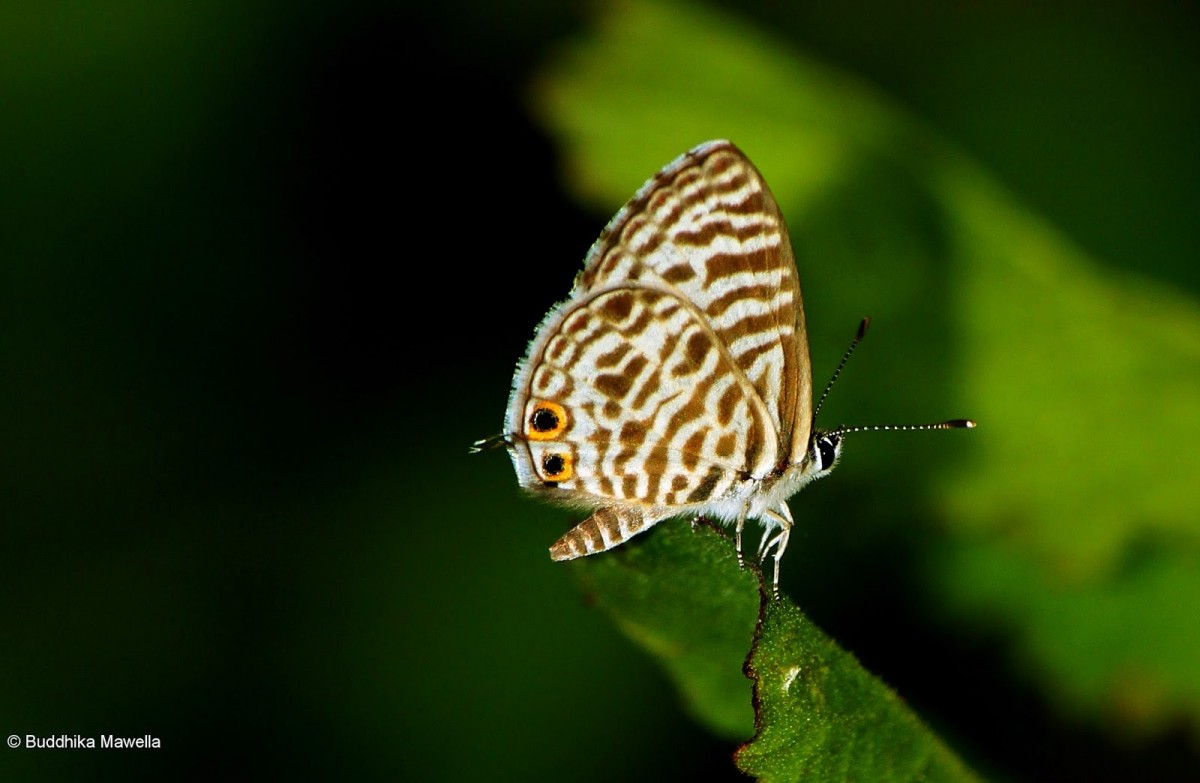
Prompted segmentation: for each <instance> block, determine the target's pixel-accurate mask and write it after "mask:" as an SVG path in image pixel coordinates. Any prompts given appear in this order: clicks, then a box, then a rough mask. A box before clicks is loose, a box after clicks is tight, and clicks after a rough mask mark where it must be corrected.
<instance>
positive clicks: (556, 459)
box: [542, 414, 567, 478]
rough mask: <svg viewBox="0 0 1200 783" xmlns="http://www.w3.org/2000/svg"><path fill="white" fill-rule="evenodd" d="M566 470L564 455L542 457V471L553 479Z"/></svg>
mask: <svg viewBox="0 0 1200 783" xmlns="http://www.w3.org/2000/svg"><path fill="white" fill-rule="evenodd" d="M551 415H553V414H551ZM566 468H567V461H566V460H565V459H563V455H561V454H547V455H546V456H544V457H542V470H544V471H545V472H546V475H547V476H549V477H551V478H553V477H554V476H557V475H558V474H560V473H562V472H563V471H564V470H566Z"/></svg>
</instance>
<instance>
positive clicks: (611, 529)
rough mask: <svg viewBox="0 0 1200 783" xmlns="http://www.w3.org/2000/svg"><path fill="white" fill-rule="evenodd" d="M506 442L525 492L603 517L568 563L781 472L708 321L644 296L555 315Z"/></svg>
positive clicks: (516, 394)
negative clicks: (774, 469)
mask: <svg viewBox="0 0 1200 783" xmlns="http://www.w3.org/2000/svg"><path fill="white" fill-rule="evenodd" d="M507 432H508V437H509V439H510V447H509V448H510V452H511V455H512V458H513V464H514V466H515V467H516V471H517V475H518V478H519V480H520V483H521V485H522V486H524V487H526V488H529V489H531V490H535V491H539V492H545V493H548V494H550V495H551V497H556V498H558V499H561V500H563V501H566V502H573V503H576V504H578V505H581V506H585V507H593V508H595V507H600V511H598V512H597V514H596V515H595V516H594V517H593V519H592V520H589V521H588V522H586V523H584V525H581V526H580V528H577V531H578V533H577V534H576V535H575V536H572V535H571V534H568V536H567V537H564V541H563V542H560V545H561V546H560V545H556V546H559V549H560V551H559V552H558V553H556V555H562V556H563V557H564V558H565V557H571V556H578V555H583V554H590V553H591V552H593V551H599V550H601V549H607V548H609V547H610V546H613V545H615V544H617V543H620V542H621V541H623V540H625V539H626V538H628V537H629V536H631V535H633V534H634V533H637V532H640V531H641V530H643V529H645V528H647V527H649V526H650V525H651V524H653V523H654V522H657V521H658V520H660V519H663V518H665V517H668V516H672V515H674V514H677V513H680V511H681V510H682V509H684V508H686V507H688V506H697V505H703V504H705V503H706V502H708V501H710V500H712V499H713V498H720V497H722V496H724V495H726V494H728V493H729V492H730V491H731V490H732V489H733V488H734V487H735V485H737V484H738V483H739V482H743V481H745V480H747V479H748V478H749V477H751V476H753V475H758V474H762V473H765V472H767V471H769V470H770V469H771V466H773V465H774V464H775V462H776V461H777V460H778V458H779V453H778V448H777V443H778V438H777V433H776V432H775V428H774V425H773V424H772V422H771V420H770V418H769V416H768V414H767V410H766V408H765V406H763V405H762V402H761V400H759V399H758V395H757V393H756V392H755V390H754V388H753V386H752V385H751V384H750V383H749V381H747V380H746V378H745V376H744V375H743V374H742V373H740V372H739V371H738V370H737V368H736V367H735V365H734V364H733V361H732V359H731V357H730V355H729V353H728V351H727V350H726V349H725V348H724V346H723V345H722V344H721V343H720V341H719V340H718V339H717V338H716V336H715V335H714V334H713V331H712V330H711V329H710V328H709V327H708V326H707V325H706V324H705V323H704V320H703V318H702V317H700V316H699V315H698V314H697V312H696V310H695V309H694V308H693V307H692V306H691V305H690V304H689V303H687V302H686V301H684V300H681V299H679V298H678V297H677V296H675V295H674V294H673V293H671V292H668V291H662V290H658V289H655V288H646V287H642V286H640V285H638V284H636V283H631V284H627V285H620V286H617V287H614V288H608V289H603V290H600V291H594V292H589V293H587V294H585V295H583V296H581V297H579V298H578V299H576V300H572V301H568V302H567V303H566V304H564V305H563V306H562V307H561V308H560V309H559V310H556V311H555V312H554V313H552V314H551V316H550V320H549V321H548V322H547V323H545V324H543V326H542V328H541V333H540V335H539V339H538V340H536V341H535V345H534V347H533V349H532V351H531V354H530V357H529V359H528V361H527V363H526V364H525V365H524V366H523V367H522V368H521V369H520V370H519V372H518V375H517V383H516V385H515V386H514V390H513V399H512V401H511V403H510V408H509V421H508V424H507ZM601 512H603V513H601ZM589 523H590V524H589ZM602 523H606V524H607V527H606V524H602ZM593 529H594V536H593V538H592V539H591V540H590V541H589V540H587V539H585V538H583V537H582V536H583V535H584V533H586V532H587V531H589V530H593ZM573 532H575V531H573ZM573 544H574V546H573ZM562 547H566V549H562Z"/></svg>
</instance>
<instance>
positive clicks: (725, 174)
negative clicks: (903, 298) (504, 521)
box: [472, 140, 974, 596]
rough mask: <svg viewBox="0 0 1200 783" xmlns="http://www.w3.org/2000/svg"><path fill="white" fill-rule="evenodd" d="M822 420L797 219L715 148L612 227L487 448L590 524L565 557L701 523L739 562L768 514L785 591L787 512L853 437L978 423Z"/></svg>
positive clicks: (665, 176)
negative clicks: (844, 423)
mask: <svg viewBox="0 0 1200 783" xmlns="http://www.w3.org/2000/svg"><path fill="white" fill-rule="evenodd" d="M866 325H867V321H866V320H864V321H863V323H862V327H861V328H860V330H859V333H858V335H857V337H856V338H855V341H854V342H853V343H852V344H851V346H850V349H849V350H848V351H847V352H846V355H845V356H844V357H843V359H842V364H841V365H839V367H838V372H840V371H841V367H842V366H844V365H845V362H846V359H848V358H849V355H850V353H851V352H852V351H853V350H854V346H855V345H857V343H858V340H859V339H861V337H862V335H863V334H864V332H865V328H866ZM836 377H837V373H836V372H835V374H834V378H835V379H836ZM832 383H833V381H830V386H832ZM828 390H829V386H827V387H826V394H827V393H828ZM821 401H822V402H823V401H824V395H823V396H822V398H821ZM819 409H820V404H819V403H818V405H817V407H816V409H814V407H813V395H812V368H811V365H810V361H809V353H808V338H807V332H806V329H805V322H804V307H803V302H802V301H801V295H800V280H799V276H798V274H797V272H796V263H795V258H794V256H793V254H792V247H791V242H790V240H789V238H788V233H787V228H786V226H785V225H784V220H783V215H782V214H781V212H780V210H779V206H778V205H777V204H776V202H775V199H774V197H773V196H772V195H771V192H770V190H769V189H768V188H767V184H766V182H765V181H764V180H763V177H762V175H761V174H760V173H759V172H758V170H757V169H756V168H755V167H754V165H753V164H752V163H751V162H750V160H749V159H748V158H747V157H746V156H745V155H744V154H743V153H742V152H741V150H739V149H738V148H737V147H736V146H734V145H733V144H732V143H731V142H729V141H723V140H717V141H709V142H706V143H704V144H701V145H699V146H697V147H695V148H694V149H692V150H690V151H688V152H686V153H684V154H683V155H681V156H680V157H678V158H676V159H675V160H674V161H673V162H671V163H669V164H668V165H667V166H665V167H664V168H663V169H662V170H660V171H659V172H658V173H657V174H655V175H654V176H653V177H652V178H651V179H650V180H649V181H648V182H646V184H645V185H644V186H642V188H641V189H640V190H638V192H637V193H636V194H635V195H634V196H633V198H632V199H630V201H629V202H628V203H627V204H625V206H624V207H622V208H621V209H620V210H619V211H618V212H617V214H616V215H615V216H614V217H613V218H612V220H611V221H610V222H609V223H608V225H607V226H606V227H605V228H604V230H603V231H602V232H601V234H600V237H599V238H598V239H597V240H596V242H595V243H594V244H593V245H592V247H591V249H590V251H589V252H588V254H587V256H586V258H585V260H584V266H583V270H582V271H581V272H580V273H579V275H578V276H577V277H576V280H575V284H574V287H573V288H572V290H571V292H570V294H569V296H568V297H567V299H566V300H565V301H563V302H561V303H560V304H558V305H557V306H555V307H554V308H553V309H551V310H550V312H549V313H548V314H547V315H546V317H545V318H544V319H543V321H542V322H541V325H540V326H538V328H537V331H536V334H535V336H534V339H533V340H532V342H531V343H530V344H529V349H528V352H527V354H526V356H525V358H524V359H523V360H522V361H521V362H520V363H519V364H518V365H517V368H516V372H515V374H514V377H513V383H512V392H511V395H510V397H509V402H508V414H507V418H506V422H505V428H504V432H503V433H502V434H501V435H498V436H495V437H494V438H489V439H485V440H481V441H477V442H476V444H475V445H474V447H473V449H472V450H475V451H477V450H481V449H483V448H487V447H490V446H499V445H503V446H505V447H506V448H507V450H508V452H509V455H510V456H511V458H512V463H513V467H514V469H515V470H516V474H517V479H518V482H519V483H520V485H521V486H522V487H523V488H525V489H527V490H529V491H531V492H533V493H536V494H538V495H540V496H543V497H545V498H547V499H549V500H552V501H556V502H559V503H563V504H566V505H569V506H572V507H577V508H581V509H585V510H588V511H590V512H592V513H591V516H589V517H588V518H587V519H585V520H583V521H582V522H580V523H579V524H577V525H576V526H575V527H574V528H572V529H571V530H569V531H568V532H567V533H566V534H565V535H564V536H562V537H561V538H560V539H559V540H558V541H556V542H555V543H554V545H553V546H551V547H550V556H551V557H552V558H553V559H554V560H571V559H574V558H577V557H582V556H585V555H592V554H596V553H598V552H603V551H605V550H608V549H612V548H613V547H615V546H618V545H619V544H622V543H624V542H625V541H628V540H629V539H630V538H632V537H633V536H635V535H637V534H639V533H643V532H645V531H647V530H649V529H650V528H651V527H653V526H654V525H655V524H656V523H658V522H661V521H662V520H664V519H668V518H671V517H676V516H685V515H686V516H692V517H705V518H709V519H715V520H719V521H722V522H725V523H732V524H733V525H734V529H735V537H736V550H737V557H738V561H739V563H741V562H743V556H742V533H743V530H744V528H745V525H746V521H747V520H749V519H753V520H757V521H758V522H759V523H760V524H761V525H762V526H763V528H764V532H763V536H762V539H761V542H760V544H759V547H758V556H759V559H760V560H763V561H764V562H765V560H766V558H767V557H768V556H771V557H773V558H774V561H775V564H774V565H775V568H774V580H773V583H772V585H773V590H774V593H775V595H776V596H778V594H779V563H780V560H781V559H782V557H783V554H784V552H785V551H786V549H787V545H788V540H789V537H790V535H791V531H792V527H793V519H792V513H791V511H790V509H789V508H788V504H787V500H788V498H790V497H791V496H792V495H794V494H795V493H796V492H798V491H799V490H800V489H801V488H803V487H804V486H805V485H806V484H808V483H809V482H811V481H814V480H815V479H818V478H821V477H823V476H825V475H827V474H828V473H829V472H830V471H831V470H832V469H833V467H834V465H835V464H836V463H837V461H838V458H839V456H840V454H841V449H842V440H843V437H844V436H845V435H846V434H847V433H849V432H854V431H857V430H859V429H948V428H958V427H973V426H974V422H971V421H967V420H955V421H948V422H941V423H939V424H928V425H906V426H896V427H891V426H877V427H862V428H847V427H841V428H838V429H834V430H825V431H823V430H818V429H816V428H815V426H814V420H815V416H816V412H817V411H818V410H819Z"/></svg>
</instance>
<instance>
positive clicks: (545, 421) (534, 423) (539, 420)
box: [529, 408, 558, 432]
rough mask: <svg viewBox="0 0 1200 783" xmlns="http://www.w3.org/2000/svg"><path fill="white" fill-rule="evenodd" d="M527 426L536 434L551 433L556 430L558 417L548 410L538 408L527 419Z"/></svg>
mask: <svg viewBox="0 0 1200 783" xmlns="http://www.w3.org/2000/svg"><path fill="white" fill-rule="evenodd" d="M529 426H531V427H533V429H534V430H535V431H537V432H553V431H554V430H555V429H557V428H558V416H557V415H556V414H555V413H554V411H552V410H550V409H549V408H538V409H537V410H535V411H534V412H533V414H532V415H531V416H530V417H529Z"/></svg>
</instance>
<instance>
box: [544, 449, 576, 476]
mask: <svg viewBox="0 0 1200 783" xmlns="http://www.w3.org/2000/svg"><path fill="white" fill-rule="evenodd" d="M573 472H574V471H573V470H572V464H571V455H570V454H566V453H560V452H557V451H551V452H547V453H546V454H544V455H542V478H544V479H545V480H546V481H554V482H559V481H570V479H571V475H572V473H573Z"/></svg>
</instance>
